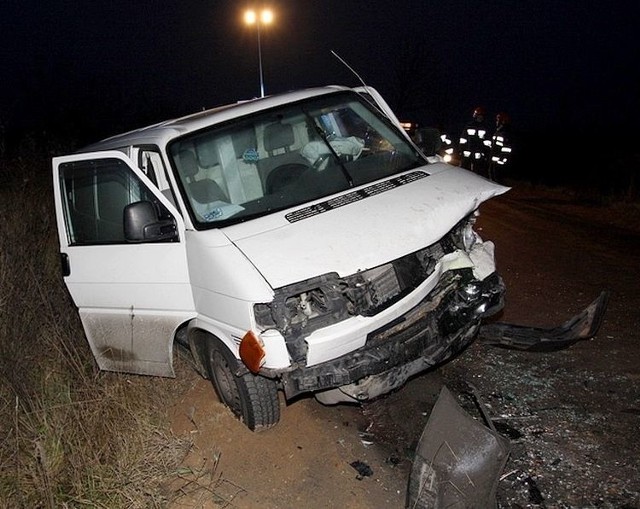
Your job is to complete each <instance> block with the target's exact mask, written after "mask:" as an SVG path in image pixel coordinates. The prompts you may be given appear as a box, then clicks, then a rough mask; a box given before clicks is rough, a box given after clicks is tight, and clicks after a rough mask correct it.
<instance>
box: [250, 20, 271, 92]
mask: <svg viewBox="0 0 640 509" xmlns="http://www.w3.org/2000/svg"><path fill="white" fill-rule="evenodd" d="M272 21H273V11H271V10H269V9H262V10H261V11H260V12H257V11H255V10H253V9H249V10H248V11H246V12H245V13H244V22H245V23H246V24H247V25H255V26H256V31H257V33H258V65H259V67H260V97H264V77H263V76H262V46H261V43H260V28H261V27H262V25H269V24H270V23H271V22H272Z"/></svg>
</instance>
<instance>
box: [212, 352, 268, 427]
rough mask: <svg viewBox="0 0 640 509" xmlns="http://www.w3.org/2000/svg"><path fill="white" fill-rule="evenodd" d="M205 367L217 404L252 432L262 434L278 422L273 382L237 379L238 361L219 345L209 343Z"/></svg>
mask: <svg viewBox="0 0 640 509" xmlns="http://www.w3.org/2000/svg"><path fill="white" fill-rule="evenodd" d="M206 353H207V358H206V361H207V362H206V366H207V371H208V372H209V379H210V380H211V383H212V384H213V388H214V389H215V391H216V393H217V394H218V397H219V398H220V400H221V401H222V402H223V403H224V404H225V405H227V406H228V407H229V408H230V409H231V411H232V412H233V413H234V414H235V415H236V417H238V418H239V419H240V420H241V421H242V422H243V423H244V424H245V425H246V426H247V427H248V428H249V429H250V430H251V431H262V430H266V429H269V428H271V427H273V426H275V425H276V424H277V423H278V421H279V420H280V401H279V399H278V389H277V387H276V383H275V382H274V381H273V380H269V379H268V378H264V377H262V376H257V375H254V374H252V373H246V374H244V375H240V376H237V375H236V374H235V368H236V366H237V364H238V360H237V359H236V358H235V357H234V356H233V355H232V353H231V352H230V351H229V349H228V348H227V347H226V346H225V345H223V344H222V343H221V342H219V341H208V342H207V348H206Z"/></svg>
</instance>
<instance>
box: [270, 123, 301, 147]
mask: <svg viewBox="0 0 640 509" xmlns="http://www.w3.org/2000/svg"><path fill="white" fill-rule="evenodd" d="M294 141H295V138H294V136H293V126H292V125H291V124H281V123H280V122H274V123H273V124H269V125H268V126H267V127H265V129H264V148H265V150H266V151H267V152H271V151H272V150H276V149H279V148H285V147H287V148H288V147H290V146H291V145H293V142H294Z"/></svg>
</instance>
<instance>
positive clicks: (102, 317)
mask: <svg viewBox="0 0 640 509" xmlns="http://www.w3.org/2000/svg"><path fill="white" fill-rule="evenodd" d="M53 179H54V182H53V183H54V197H55V205H56V219H57V225H58V236H59V243H60V253H61V257H62V265H63V276H64V281H65V284H66V286H67V288H68V290H69V293H70V294H71V296H72V298H73V301H74V303H75V305H76V306H77V307H78V311H79V314H80V318H81V320H82V325H83V327H84V330H85V334H86V336H87V339H88V341H89V345H90V346H91V350H92V352H93V354H94V356H95V358H96V361H97V363H98V366H99V367H100V369H103V370H108V371H124V372H130V373H139V374H146V375H160V376H173V375H174V371H173V339H174V334H175V331H176V329H177V328H178V327H179V326H180V325H181V324H182V323H184V322H185V321H186V320H189V319H190V318H192V317H194V316H195V314H196V313H195V306H194V301H193V295H192V291H191V285H190V281H189V272H188V267H187V257H186V247H185V235H184V232H185V226H184V222H183V220H182V217H181V216H180V214H179V213H178V211H177V210H176V209H175V207H174V206H173V205H171V203H170V202H169V201H168V200H167V199H166V198H165V197H164V196H163V195H162V194H161V193H160V191H159V190H158V189H157V188H156V187H155V185H154V184H153V183H152V182H151V181H150V180H149V178H148V177H147V176H146V175H145V174H144V173H143V172H141V171H140V170H139V169H138V168H136V167H135V166H134V165H133V163H132V162H131V160H130V159H129V158H128V157H127V156H126V155H124V154H123V153H121V152H118V151H108V152H99V153H98V152H96V153H87V154H78V155H72V156H65V157H57V158H54V159H53ZM139 201H149V202H151V203H153V205H154V208H155V210H157V213H158V216H159V219H162V220H169V221H173V222H174V224H175V228H176V235H174V236H172V237H171V238H168V239H163V240H157V241H143V242H136V243H130V242H127V241H126V240H125V235H124V225H123V212H124V208H125V207H126V206H127V205H129V204H131V203H135V202H139Z"/></svg>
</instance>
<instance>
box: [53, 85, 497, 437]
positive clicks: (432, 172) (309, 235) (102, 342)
mask: <svg viewBox="0 0 640 509" xmlns="http://www.w3.org/2000/svg"><path fill="white" fill-rule="evenodd" d="M53 181H54V188H55V205H56V215H57V225H58V231H59V242H60V250H61V256H62V265H63V274H64V280H65V283H66V285H67V288H68V290H69V292H70V294H71V296H72V297H73V300H74V302H75V304H76V306H77V308H78V311H79V314H80V317H81V319H82V323H83V326H84V330H85V333H86V336H87V339H88V342H89V345H90V347H91V350H92V352H93V354H94V356H95V359H96V361H97V364H98V366H99V368H100V369H103V370H109V371H122V372H130V373H139V374H144V375H158V376H174V368H173V353H174V346H175V345H176V344H177V345H181V346H184V347H185V348H186V349H188V351H189V352H190V354H191V355H192V356H193V359H194V362H195V365H196V367H197V369H198V370H199V372H200V373H201V374H202V375H203V376H205V377H208V378H209V379H211V381H212V383H213V386H214V388H215V390H216V391H217V393H218V395H219V397H220V398H221V400H222V401H223V402H224V403H225V404H227V405H228V406H229V408H230V409H231V410H232V411H233V412H234V413H235V415H236V416H238V417H239V418H240V419H241V420H242V421H243V422H244V423H245V424H246V426H248V427H249V428H250V429H251V430H263V429H267V428H269V427H271V426H273V425H275V424H276V423H277V422H278V420H279V417H280V406H279V391H282V392H283V393H284V396H285V397H286V399H288V400H290V399H291V398H294V397H295V396H298V395H300V394H303V393H313V394H315V396H316V397H317V398H318V400H320V401H321V402H323V403H326V404H333V403H339V402H358V401H363V400H367V399H370V398H374V397H376V396H379V395H381V394H384V393H387V392H389V391H391V390H393V389H395V388H397V387H399V386H401V385H402V384H404V383H405V382H406V380H407V379H408V378H409V377H410V376H412V375H414V374H416V373H420V372H422V371H425V370H427V369H429V368H431V367H433V366H435V365H437V364H439V363H441V362H443V361H445V360H447V359H448V358H450V357H451V356H452V355H454V354H455V353H457V352H459V351H461V350H462V349H463V348H465V346H467V345H468V344H469V343H470V342H471V341H473V339H474V338H475V337H476V335H477V332H478V329H479V327H480V324H481V322H482V320H483V319H484V318H486V317H489V316H491V315H493V314H494V313H496V312H497V311H499V310H500V309H501V308H502V306H503V292H504V285H503V282H502V279H501V278H500V276H499V275H498V274H497V273H496V268H495V262H494V254H493V252H494V246H493V244H492V243H491V242H490V241H483V240H482V239H481V238H480V236H479V235H478V234H477V232H476V231H474V227H473V226H474V222H475V220H476V216H477V214H478V211H477V209H478V206H479V205H480V204H481V203H482V202H484V201H485V200H487V199H489V198H491V197H493V196H496V195H499V194H501V193H504V192H506V191H507V190H508V188H506V187H503V186H500V185H497V184H495V183H493V182H490V181H488V180H486V179H484V178H482V177H480V176H478V175H474V174H473V173H470V172H468V171H466V170H463V169H461V168H455V167H452V166H449V165H447V164H444V163H442V162H440V161H439V160H438V159H437V158H436V159H433V158H427V157H425V155H424V154H423V153H422V152H421V151H420V150H418V148H417V147H416V146H415V145H414V144H413V143H412V142H411V140H410V139H409V137H408V135H407V134H406V133H405V132H404V131H403V130H402V128H401V127H400V123H399V122H398V120H397V118H396V117H395V116H394V114H393V112H392V111H391V109H390V108H389V106H388V105H387V104H386V103H385V101H384V100H383V99H382V97H380V95H379V94H378V93H377V92H376V91H375V90H374V89H371V88H369V87H362V88H358V89H350V88H346V87H338V86H329V87H322V88H315V89H308V90H301V91H296V92H291V93H287V94H282V95H277V96H272V97H266V98H262V99H255V100H251V101H246V102H239V103H237V104H233V105H228V106H223V107H219V108H215V109H212V110H209V111H203V112H199V113H196V114H194V115H190V116H187V117H184V118H179V119H175V120H169V121H167V122H162V123H159V124H156V125H153V126H149V127H146V128H142V129H138V130H135V131H132V132H129V133H126V134H122V135H119V136H115V137H112V138H109V139H106V140H103V141H100V142H98V143H95V144H93V145H91V146H89V147H86V148H85V149H83V150H81V151H80V152H78V153H75V154H72V155H65V156H62V157H56V158H54V159H53Z"/></svg>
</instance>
